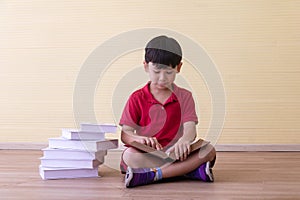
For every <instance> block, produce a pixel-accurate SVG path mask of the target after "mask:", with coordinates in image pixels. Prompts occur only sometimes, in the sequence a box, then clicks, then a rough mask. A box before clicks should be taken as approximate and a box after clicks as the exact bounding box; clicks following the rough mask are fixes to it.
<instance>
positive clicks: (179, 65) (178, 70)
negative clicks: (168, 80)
mask: <svg viewBox="0 0 300 200" xmlns="http://www.w3.org/2000/svg"><path fill="white" fill-rule="evenodd" d="M181 66H182V62H180V63H179V64H178V65H177V67H176V68H177V73H179V72H180V69H181Z"/></svg>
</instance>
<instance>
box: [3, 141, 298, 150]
mask: <svg viewBox="0 0 300 200" xmlns="http://www.w3.org/2000/svg"><path fill="white" fill-rule="evenodd" d="M47 146H48V144H47V143H16V142H11V143H0V150H1V149H2V150H4V149H16V150H17V149H20V150H41V149H43V148H45V147H47ZM215 148H216V150H217V151H300V144H217V145H216V146H215ZM122 149H123V148H122V147H121V148H119V149H114V150H112V151H121V150H122Z"/></svg>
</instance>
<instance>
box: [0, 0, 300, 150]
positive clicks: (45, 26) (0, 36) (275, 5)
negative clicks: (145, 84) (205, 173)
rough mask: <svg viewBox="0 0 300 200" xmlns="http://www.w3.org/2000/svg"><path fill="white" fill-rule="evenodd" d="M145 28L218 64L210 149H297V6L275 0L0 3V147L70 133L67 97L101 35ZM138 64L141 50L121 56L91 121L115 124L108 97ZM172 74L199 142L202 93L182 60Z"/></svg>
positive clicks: (204, 122)
mask: <svg viewBox="0 0 300 200" xmlns="http://www.w3.org/2000/svg"><path fill="white" fill-rule="evenodd" d="M145 27H158V28H166V29H171V30H173V31H176V32H179V33H181V34H184V35H186V36H187V37H190V38H192V39H193V40H194V41H196V42H197V43H198V44H200V45H202V46H203V48H204V49H205V50H206V51H207V53H208V54H209V55H210V57H211V59H212V60H213V61H214V63H215V64H216V65H217V66H218V69H219V71H220V74H221V76H222V78H223V81H224V86H225V90H226V96H227V116H226V121H225V124H224V130H223V132H222V135H221V137H220V139H219V141H218V143H219V144H298V143H299V142H300V136H299V131H300V123H299V119H300V84H299V83H300V80H299V77H300V76H299V75H300V68H299V63H300V56H299V55H300V1H276V0H273V1H268V0H263V1H261V0H255V1H250V0H249V1H240V0H235V1H227V0H217V1H208V0H207V1H205V0H204V1H192V0H190V1H156V0H154V1H149V2H144V1H138V0H136V1H135V0H128V1H122V0H118V1H117V0H112V1H65V0H61V1H53V0H51V1H50V0H49V1H47V0H45V1H33V0H30V1H29V0H27V1H26V0H25V1H0V91H1V94H0V97H1V98H0V110H1V112H0V132H1V134H0V142H2V143H3V142H4V143H6V142H7V143H8V142H24V143H26V142H47V138H49V137H56V136H59V135H60V128H63V127H75V126H76V125H75V122H74V116H73V105H72V104H73V102H72V101H73V99H72V98H73V90H74V85H75V81H76V77H77V75H78V73H79V70H80V68H81V66H82V64H83V63H84V61H85V60H86V59H87V57H88V56H89V55H90V53H91V52H92V51H93V50H94V49H95V48H97V47H98V46H99V45H100V44H101V43H103V42H104V41H106V40H108V39H110V38H111V37H113V36H115V35H117V34H120V33H122V32H126V31H130V30H133V29H139V28H145ZM149 39H150V38H149ZM146 42H147V41H145V43H146ZM142 59H143V52H142V51H135V52H132V53H128V54H127V55H124V56H121V57H120V58H118V59H117V60H115V61H114V62H113V63H112V64H111V66H110V67H109V69H108V70H107V71H106V73H105V76H103V77H102V79H101V80H99V84H98V87H97V89H96V96H95V112H96V115H97V118H98V120H99V122H112V123H117V122H118V116H116V115H113V113H112V111H111V107H112V102H111V98H112V91H113V89H114V88H115V87H116V84H117V83H118V80H120V79H121V78H122V77H123V76H124V74H126V72H127V71H129V70H131V69H133V68H135V67H137V66H142V65H141V63H142ZM182 70H183V71H182V73H181V75H180V77H179V79H180V78H181V79H182V78H183V79H186V80H189V84H190V85H191V87H192V89H193V92H194V97H195V98H196V99H197V111H198V113H199V115H200V119H201V121H200V123H199V126H198V131H199V136H203V137H204V136H205V134H206V131H207V128H208V126H209V123H210V119H211V105H210V104H211V103H210V96H209V92H208V91H207V88H206V86H205V82H204V81H203V80H202V78H201V77H199V76H197V75H195V71H194V69H193V67H192V66H190V65H189V63H188V62H185V61H184V66H183V69H182ZM133 89H134V88H133ZM83 98H84V97H83ZM126 98H127V97H124V101H125V100H126ZM112 137H118V135H114V136H112Z"/></svg>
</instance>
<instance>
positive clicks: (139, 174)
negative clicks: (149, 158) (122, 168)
mask: <svg viewBox="0 0 300 200" xmlns="http://www.w3.org/2000/svg"><path fill="white" fill-rule="evenodd" d="M154 178H155V172H154V171H152V170H151V169H150V168H136V169H134V168H131V167H128V168H127V171H126V175H125V186H126V187H127V188H130V187H135V186H139V185H147V184H149V183H153V182H154Z"/></svg>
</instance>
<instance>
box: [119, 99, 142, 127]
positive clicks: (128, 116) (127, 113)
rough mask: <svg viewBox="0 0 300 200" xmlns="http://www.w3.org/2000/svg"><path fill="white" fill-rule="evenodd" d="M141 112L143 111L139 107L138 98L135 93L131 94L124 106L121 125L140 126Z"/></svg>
mask: <svg viewBox="0 0 300 200" xmlns="http://www.w3.org/2000/svg"><path fill="white" fill-rule="evenodd" d="M140 113H141V111H140V109H139V106H138V103H137V101H136V98H135V96H134V95H131V96H130V97H129V99H128V101H127V103H126V105H125V107H124V110H123V112H122V115H121V119H120V122H119V125H120V126H122V125H127V126H130V127H132V128H134V129H137V128H138V127H139V126H138V122H139V119H140Z"/></svg>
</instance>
